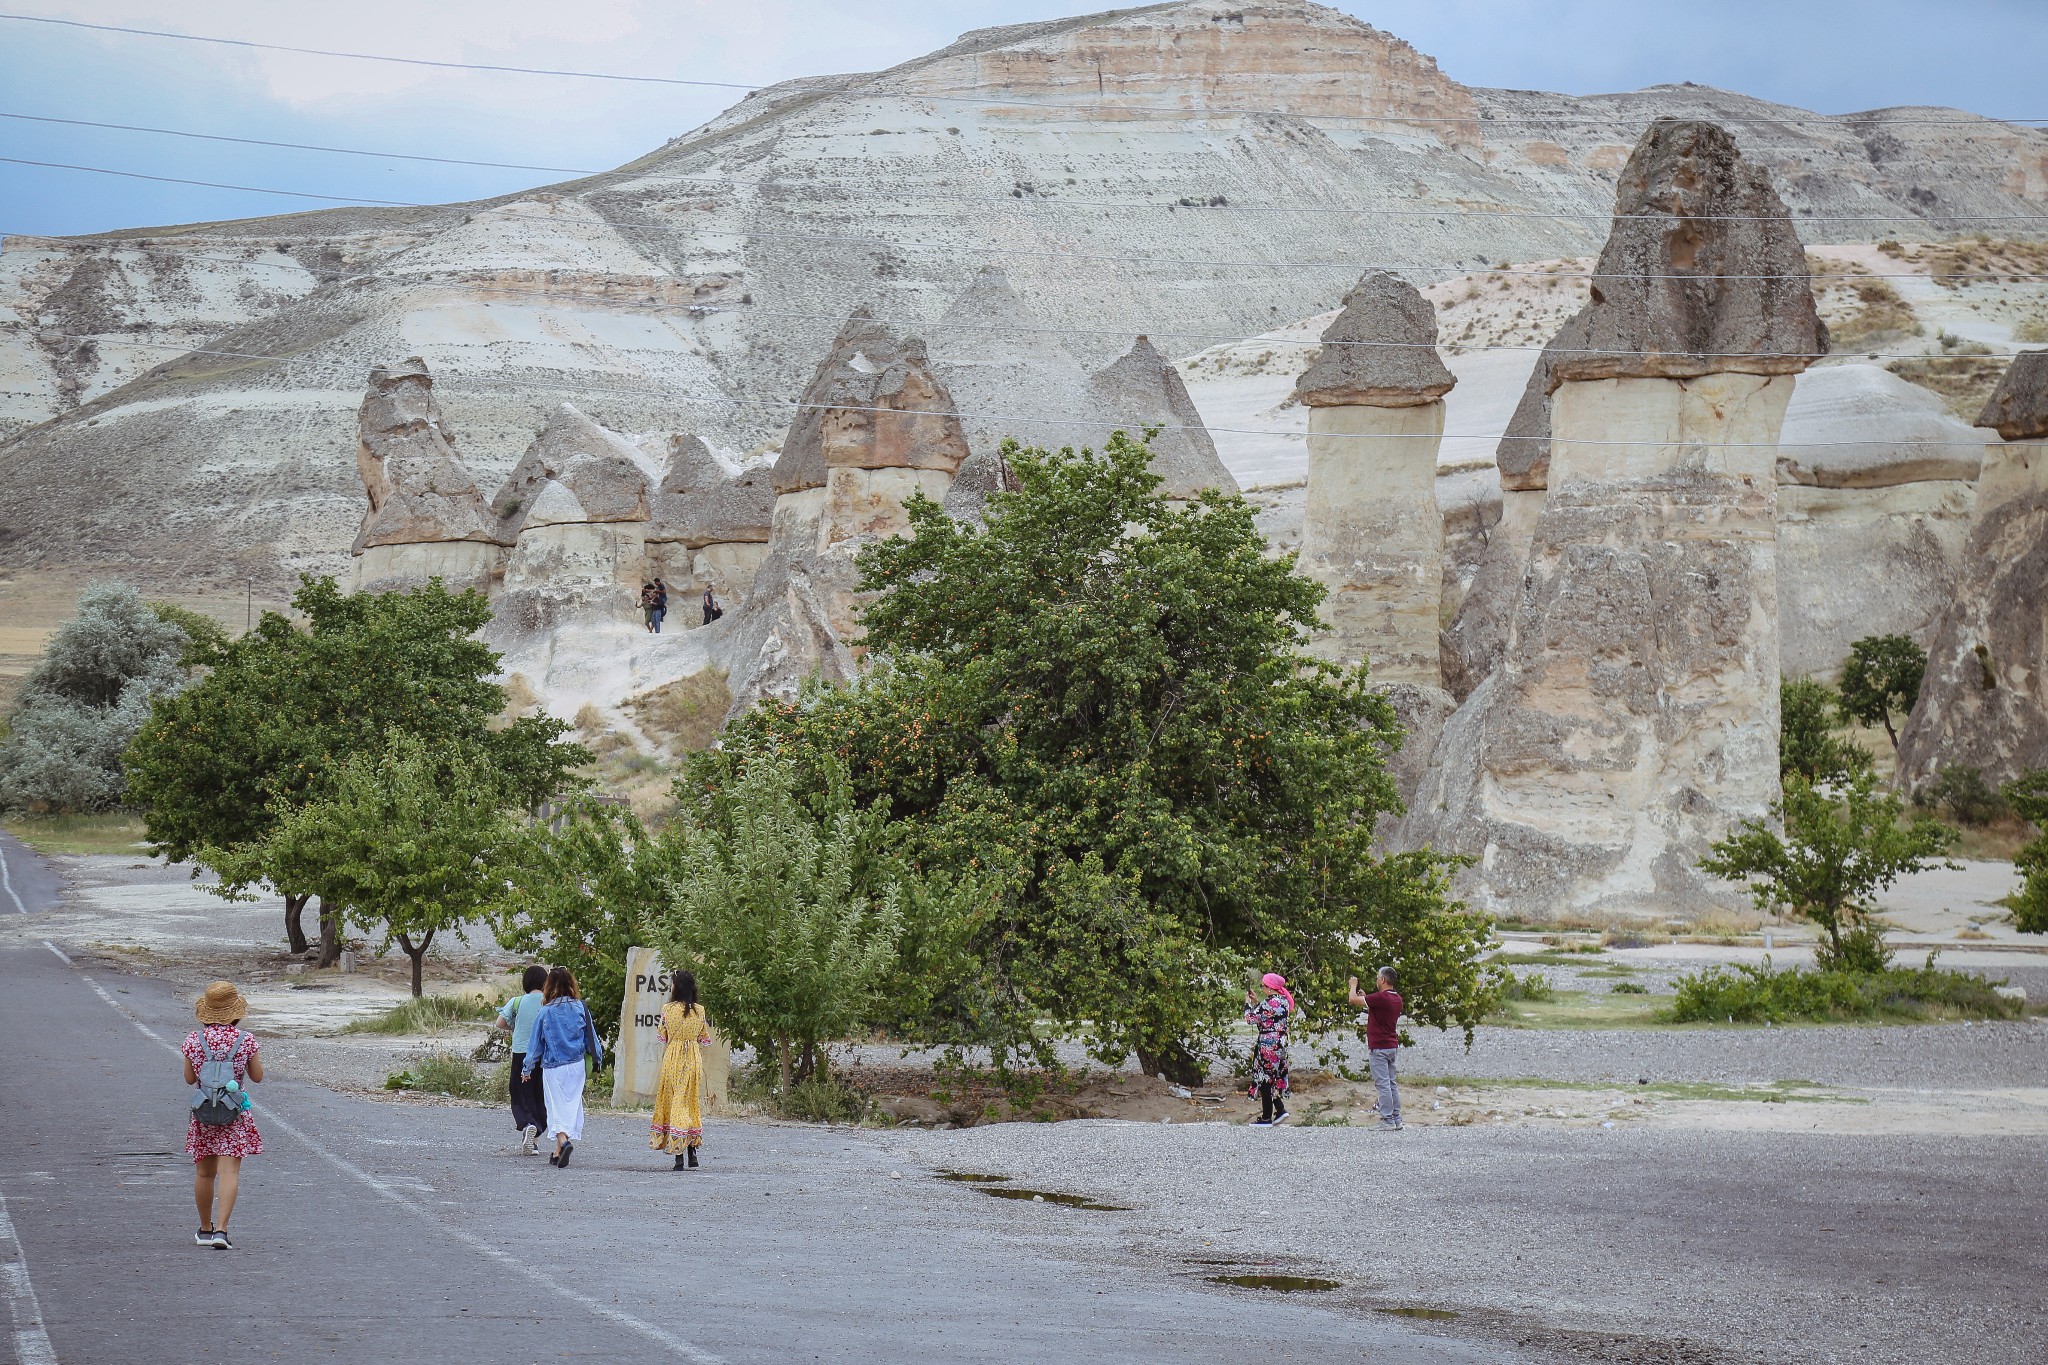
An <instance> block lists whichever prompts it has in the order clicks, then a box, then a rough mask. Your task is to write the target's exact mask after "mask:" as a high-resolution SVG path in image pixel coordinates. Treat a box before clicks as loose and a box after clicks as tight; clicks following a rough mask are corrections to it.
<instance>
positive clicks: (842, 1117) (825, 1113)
mask: <svg viewBox="0 0 2048 1365" xmlns="http://www.w3.org/2000/svg"><path fill="white" fill-rule="evenodd" d="M732 1091H733V1098H734V1099H737V1100H741V1101H743V1102H745V1103H747V1104H752V1105H758V1106H759V1107H760V1108H762V1109H764V1110H766V1111H767V1112H768V1113H770V1114H772V1115H774V1116H775V1117H776V1118H779V1119H794V1120H795V1121H797V1122H798V1123H859V1122H861V1121H862V1120H864V1119H866V1118H867V1117H868V1116H869V1115H870V1114H872V1113H873V1112H874V1101H873V1100H871V1099H870V1098H869V1097H868V1096H867V1094H865V1093H864V1092H863V1091H861V1090H860V1089H859V1088H858V1087H856V1086H853V1085H849V1084H848V1083H847V1082H845V1081H843V1080H841V1079H840V1078H839V1077H838V1076H836V1075H833V1074H829V1073H828V1072H826V1071H825V1070H823V1069H820V1070H819V1071H817V1072H816V1073H815V1074H813V1075H810V1076H807V1077H805V1078H804V1079H803V1080H800V1081H793V1082H791V1084H790V1085H789V1087H788V1089H786V1090H785V1089H784V1088H783V1086H782V1083H781V1076H780V1072H779V1071H778V1070H777V1069H776V1067H775V1066H774V1065H773V1064H771V1063H768V1062H766V1061H763V1062H760V1063H757V1064H755V1065H753V1066H749V1067H745V1068H742V1069H741V1071H740V1072H739V1074H737V1075H736V1076H734V1077H733V1079H732Z"/></svg>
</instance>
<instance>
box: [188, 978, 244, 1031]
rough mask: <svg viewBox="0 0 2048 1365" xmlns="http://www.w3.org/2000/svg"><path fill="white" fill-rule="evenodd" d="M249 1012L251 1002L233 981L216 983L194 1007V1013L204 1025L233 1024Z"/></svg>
mask: <svg viewBox="0 0 2048 1365" xmlns="http://www.w3.org/2000/svg"><path fill="white" fill-rule="evenodd" d="M248 1012H249V1002H248V1001H247V1000H245V999H244V998H243V997H242V993H241V992H240V991H238V990H236V989H235V983H234V982H232V981H216V982H214V983H213V984H212V985H211V986H208V987H207V988H206V994H204V995H202V996H200V997H199V1003H198V1004H197V1005H195V1006H193V1007H192V1013H194V1014H196V1015H198V1016H199V1022H200V1023H202V1024H232V1023H234V1022H235V1020H237V1019H240V1018H241V1017H242V1016H243V1015H245V1014H247V1013H248Z"/></svg>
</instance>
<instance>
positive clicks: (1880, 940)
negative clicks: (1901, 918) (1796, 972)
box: [1813, 924, 1892, 972]
mask: <svg viewBox="0 0 2048 1365" xmlns="http://www.w3.org/2000/svg"><path fill="white" fill-rule="evenodd" d="M1813 960H1814V963H1815V965H1816V966H1818V967H1819V968H1820V970H1822V971H1824V972H1881V971H1883V970H1885V969H1886V968H1887V967H1889V966H1891V965H1892V950H1891V949H1890V948H1889V947H1887V946H1886V945H1885V941H1884V931H1883V930H1881V929H1879V928H1878V927H1877V926H1876V925H1874V924H1859V925H1857V926H1856V927H1855V928H1854V929H1845V930H1843V931H1842V934H1841V936H1840V938H1838V939H1825V938H1824V939H1822V940H1821V941H1820V943H1819V944H1818V945H1816V946H1815V948H1814V950H1813Z"/></svg>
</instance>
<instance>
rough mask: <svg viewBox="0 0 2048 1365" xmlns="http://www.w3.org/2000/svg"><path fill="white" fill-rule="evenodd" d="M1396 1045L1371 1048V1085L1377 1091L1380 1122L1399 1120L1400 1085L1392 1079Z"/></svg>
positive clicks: (1395, 1121)
mask: <svg viewBox="0 0 2048 1365" xmlns="http://www.w3.org/2000/svg"><path fill="white" fill-rule="evenodd" d="M1400 1050H1401V1049H1399V1048H1397V1047H1376V1048H1373V1049H1372V1050H1371V1056H1372V1085H1373V1089H1374V1090H1376V1091H1378V1092H1379V1099H1380V1122H1381V1123H1399V1122H1400V1121H1401V1087H1400V1086H1399V1085H1398V1084H1396V1083H1395V1080H1394V1055H1395V1054H1396V1053H1398V1052H1399V1051H1400Z"/></svg>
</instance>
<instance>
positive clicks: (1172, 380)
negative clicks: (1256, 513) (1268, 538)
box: [1088, 336, 1237, 501]
mask: <svg viewBox="0 0 2048 1365" xmlns="http://www.w3.org/2000/svg"><path fill="white" fill-rule="evenodd" d="M1088 387H1089V389H1090V392H1091V396H1092V397H1093V399H1094V404H1095V409H1096V412H1097V414H1098V418H1097V420H1098V421H1100V422H1101V423H1102V424H1103V425H1104V426H1106V427H1109V428H1111V429H1112V430H1119V431H1123V432H1126V433H1128V434H1129V435H1131V436H1133V437H1136V436H1139V435H1142V434H1143V432H1144V430H1145V428H1146V427H1148V426H1152V425H1157V426H1159V427H1160V428H1162V430H1161V431H1160V433H1159V434H1158V435H1157V436H1156V437H1154V438H1153V439H1152V442H1151V451H1152V472H1153V473H1154V474H1157V475H1159V477H1160V478H1161V479H1162V480H1164V482H1163V483H1161V484H1160V485H1159V495H1160V496H1161V497H1163V498H1173V499H1178V500H1181V501H1187V500H1190V499H1193V498H1197V497H1200V496H1201V494H1202V490H1204V489H1207V488H1220V489H1222V490H1223V491H1224V492H1226V493H1235V492H1236V491H1237V480H1236V479H1233V478H1232V477H1231V476H1230V471H1229V470H1228V469H1226V468H1225V467H1224V465H1223V461H1222V459H1221V458H1220V457H1219V456H1218V455H1217V454H1216V442H1215V441H1214V440H1213V439H1211V438H1210V436H1209V429H1208V427H1206V426H1204V425H1203V424H1202V414H1201V410H1200V409H1198V408H1196V407H1195V400H1194V399H1192V398H1190V397H1188V386H1187V384H1186V383H1185V382H1184V381H1183V380H1182V379H1181V377H1180V371H1179V370H1177V369H1175V368H1174V367H1173V362H1172V361H1170V360H1168V359H1167V358H1166V357H1165V356H1163V355H1161V354H1160V353H1159V348H1158V347H1156V346H1154V345H1153V344H1152V342H1151V339H1150V338H1149V337H1142V336H1141V337H1139V338H1138V339H1137V340H1136V341H1135V342H1133V343H1132V344H1131V349H1130V350H1128V351H1126V352H1124V353H1123V355H1121V356H1120V357H1118V358H1117V359H1116V360H1113V361H1111V362H1110V363H1109V364H1108V365H1105V366H1103V367H1102V368H1101V369H1099V370H1097V371H1096V372H1095V374H1094V376H1093V377H1092V378H1091V379H1090V380H1089V384H1088Z"/></svg>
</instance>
